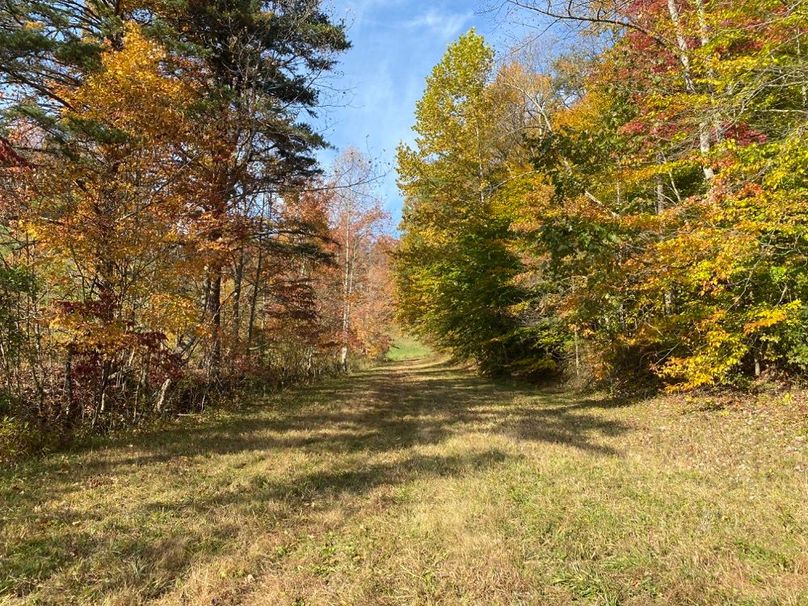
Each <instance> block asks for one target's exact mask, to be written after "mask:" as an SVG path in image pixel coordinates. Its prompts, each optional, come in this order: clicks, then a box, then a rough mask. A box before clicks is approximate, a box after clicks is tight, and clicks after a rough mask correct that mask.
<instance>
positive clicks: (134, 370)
mask: <svg viewBox="0 0 808 606" xmlns="http://www.w3.org/2000/svg"><path fill="white" fill-rule="evenodd" d="M348 47H349V42H348V41H347V38H346V35H345V31H344V28H343V26H342V25H340V24H336V23H334V22H332V20H330V19H329V17H328V16H327V15H326V14H325V13H324V12H323V11H322V10H321V8H320V6H319V2H316V1H303V2H300V1H288V0H278V1H275V2H268V3H258V2H249V1H233V2H229V1H228V2H225V1H222V2H187V3H176V2H161V1H158V2H152V1H146V2H123V3H122V2H107V1H105V0H99V1H88V2H74V1H72V0H56V1H53V0H41V1H40V0H34V1H24V2H23V1H21V2H16V1H15V2H9V3H7V4H5V5H4V6H3V7H2V8H0V78H1V79H2V90H3V96H2V99H0V104H1V105H2V117H3V138H2V140H0V163H2V168H0V172H1V173H2V175H1V179H2V193H1V194H0V196H2V197H0V259H1V262H0V369H1V370H2V373H1V376H2V379H1V380H0V451H2V450H6V452H7V453H8V454H13V451H22V450H25V449H27V448H30V447H34V448H36V447H38V446H40V445H38V444H37V440H38V438H40V437H43V436H41V435H40V434H48V435H47V436H44V437H47V438H48V439H51V438H53V437H54V436H56V437H59V436H70V435H73V434H75V433H76V432H79V433H85V432H88V431H89V432H95V433H98V432H103V431H107V430H110V429H115V428H120V427H124V426H129V425H134V424H137V423H138V422H139V420H141V419H146V420H147V419H149V418H152V417H156V416H157V417H159V416H165V415H166V414H169V415H171V414H181V413H191V412H198V411H200V410H202V409H203V408H204V407H205V405H206V403H208V402H209V401H210V400H217V399H218V400H220V401H221V400H222V398H223V397H227V395H228V394H232V393H237V392H238V391H239V390H245V389H250V388H251V387H255V386H264V387H267V386H268V387H271V388H279V387H282V386H285V385H289V384H292V383H295V382H300V381H304V380H310V379H312V378H316V377H318V376H322V375H324V374H333V373H336V372H339V371H342V370H347V369H348V368H349V366H350V365H351V364H352V362H353V361H352V358H353V356H354V354H356V357H357V358H368V359H375V358H377V357H378V356H379V355H380V354H381V353H383V352H384V351H386V348H387V342H388V339H389V337H388V335H387V325H388V323H389V320H390V317H391V314H392V307H391V300H392V299H391V295H390V294H389V291H390V289H391V288H392V283H391V281H390V277H389V264H390V261H389V254H390V253H391V252H392V246H393V238H392V236H391V235H389V233H390V230H389V229H388V227H387V225H388V224H389V217H388V216H387V214H386V212H385V211H384V210H383V208H382V204H381V202H380V200H379V199H378V196H377V194H376V193H375V192H374V189H373V181H374V178H375V176H374V174H375V171H376V169H375V168H374V166H373V162H372V160H371V159H369V158H367V157H365V156H364V155H363V154H362V153H360V152H358V151H357V150H356V149H348V150H345V151H344V152H343V154H342V155H341V156H340V157H339V158H338V159H337V160H336V161H335V162H334V165H333V166H332V167H330V168H328V169H324V168H321V167H320V166H318V165H317V162H316V160H315V156H314V154H315V152H316V150H318V149H320V148H323V147H324V146H325V145H326V142H325V140H324V139H323V138H322V137H321V136H320V135H319V134H318V133H317V132H315V131H314V130H313V129H312V128H311V126H310V125H309V123H308V122H307V121H306V120H305V116H306V115H308V114H313V113H314V112H315V111H316V110H317V108H318V103H319V94H320V86H321V83H320V79H321V78H322V74H323V73H327V72H328V71H329V70H331V69H332V68H333V66H334V64H335V61H336V57H337V56H338V54H339V53H340V52H342V51H344V50H346V49H347V48H348ZM349 351H350V352H351V353H350V356H351V359H349ZM31 440H33V442H32V443H31ZM46 445H47V444H46Z"/></svg>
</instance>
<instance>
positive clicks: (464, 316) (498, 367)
mask: <svg viewBox="0 0 808 606" xmlns="http://www.w3.org/2000/svg"><path fill="white" fill-rule="evenodd" d="M492 58H493V53H492V51H491V49H490V48H489V47H488V46H487V45H486V44H485V42H484V40H483V39H482V37H481V36H479V35H478V34H476V33H475V32H474V31H471V32H469V33H468V34H466V35H465V36H463V37H461V38H460V40H458V41H457V42H456V43H455V44H453V45H452V46H451V47H450V48H449V50H448V51H447V53H446V55H445V56H444V58H443V60H442V61H441V62H440V63H439V64H438V65H437V66H436V67H435V69H434V70H433V72H432V75H431V76H430V77H429V79H428V80H427V88H426V92H425V93H424V96H423V98H422V99H421V100H420V102H419V103H418V109H417V114H416V118H417V121H416V125H415V131H416V133H417V135H418V136H417V139H416V148H415V149H410V148H409V147H406V146H403V147H402V148H401V149H400V150H399V176H400V186H401V189H402V192H403V193H404V196H405V208H404V219H403V221H402V224H401V231H402V233H403V236H402V239H401V243H400V247H399V251H398V263H397V271H398V293H399V305H400V314H401V318H402V320H403V321H404V322H405V323H406V324H407V325H409V326H411V327H412V328H413V329H414V330H415V331H416V333H417V334H420V335H423V336H426V337H428V338H429V339H430V340H432V341H434V342H435V344H436V345H437V346H439V347H440V348H444V349H448V350H450V351H452V352H453V353H454V354H455V355H456V356H458V357H459V358H463V359H473V360H475V361H476V362H477V363H478V364H479V365H480V366H481V368H482V369H483V370H484V371H486V372H489V373H494V374H496V373H499V372H502V371H504V370H506V369H507V368H508V366H509V364H510V363H511V362H513V361H514V360H516V359H517V358H518V357H520V356H521V355H522V354H523V353H524V351H523V350H530V349H531V348H532V345H531V344H530V343H528V344H524V342H520V341H521V340H520V339H514V338H512V336H511V335H512V334H513V332H514V331H515V329H516V328H517V327H518V323H517V321H516V317H515V316H514V314H513V312H512V309H513V308H514V306H517V305H518V304H519V303H520V302H521V301H522V300H523V299H524V297H525V296H526V293H525V292H524V290H523V289H521V288H520V287H519V286H518V285H516V284H515V282H514V278H515V277H516V276H518V275H519V274H520V273H521V272H522V271H523V266H522V263H521V260H520V258H519V256H518V254H517V253H516V251H515V249H514V247H515V245H516V238H515V236H514V234H513V233H512V232H511V230H510V227H511V224H512V223H513V218H512V217H511V216H509V214H508V213H506V212H502V210H501V209H502V206H503V204H502V201H501V200H498V199H497V196H498V194H499V193H500V190H501V189H502V184H503V183H505V182H507V181H508V180H509V178H510V177H511V173H512V170H511V169H512V167H511V166H509V165H508V162H507V159H502V158H501V157H499V156H498V154H497V149H496V148H495V147H494V146H493V145H492V142H491V134H492V132H493V130H494V129H495V127H496V124H497V119H498V114H497V110H498V108H497V106H495V104H494V103H493V102H492V97H491V87H490V85H489V81H490V79H491V76H492V70H493V63H492Z"/></svg>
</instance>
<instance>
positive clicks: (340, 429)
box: [0, 362, 808, 606]
mask: <svg viewBox="0 0 808 606" xmlns="http://www.w3.org/2000/svg"><path fill="white" fill-rule="evenodd" d="M805 411H806V405H805V402H804V401H801V400H800V399H799V397H798V398H796V400H795V399H794V398H792V397H791V396H785V397H782V396H778V398H777V399H775V400H771V401H768V402H767V403H765V404H762V403H743V404H730V405H728V407H726V408H721V407H720V406H717V405H715V404H714V403H710V402H708V401H705V400H694V401H692V402H686V401H683V400H681V399H679V400H676V401H674V400H666V399H657V400H653V401H645V402H638V403H619V402H612V401H609V400H607V399H598V398H589V397H582V396H576V395H574V394H565V393H561V392H555V391H552V390H551V391H547V390H539V389H536V388H532V387H527V386H520V385H512V384H495V383H491V382H488V381H485V380H483V379H479V378H476V377H475V376H473V375H472V374H470V373H468V372H466V371H463V370H459V369H454V368H451V367H448V366H446V365H443V364H440V363H436V362H432V363H428V362H400V363H396V364H392V365H388V366H384V367H381V368H378V369H374V370H371V371H368V372H363V373H360V374H357V375H355V376H353V377H350V378H345V379H340V380H336V381H331V382H327V383H324V384H322V385H319V386H315V387H310V388H305V389H298V390H294V391H290V392H286V393H283V394H279V395H276V396H273V397H271V398H267V399H263V400H260V399H259V400H258V401H256V402H254V403H252V404H251V405H250V406H248V407H246V408H245V409H243V410H241V411H239V412H230V413H217V414H213V415H210V416H206V417H202V418H200V419H186V420H184V421H182V422H181V423H178V424H177V425H176V426H175V427H172V428H169V429H163V430H159V431H153V432H148V433H142V434H139V435H137V436H134V437H132V436H130V437H125V438H120V439H117V440H113V441H105V442H102V443H99V444H97V445H96V446H95V447H94V448H93V449H89V448H88V449H85V450H84V451H81V452H75V453H72V454H68V455H58V456H56V455H55V456H51V457H49V458H47V459H46V460H45V461H41V462H38V463H35V464H34V463H32V464H29V465H28V466H26V467H23V468H21V469H17V470H15V471H6V472H3V473H2V474H0V604H146V603H148V604H188V605H193V606H196V605H217V606H223V605H228V604H255V605H267V606H276V605H298V606H300V605H343V604H345V605H349V604H351V605H352V604H355V605H376V604H379V605H381V604H384V605H388V604H389V605H405V604H411V605H416V604H417V605H422V604H423V605H442V604H448V605H454V604H479V605H486V606H487V605H497V604H502V605H504V604H531V605H533V604H535V605H554V604H626V605H629V604H676V605H679V604H710V605H713V604H779V605H798V604H808V538H807V537H808V534H807V529H808V507H806V503H808V481H807V478H808V475H807V473H808V457H806V419H805Z"/></svg>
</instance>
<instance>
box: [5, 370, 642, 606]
mask: <svg viewBox="0 0 808 606" xmlns="http://www.w3.org/2000/svg"><path fill="white" fill-rule="evenodd" d="M609 405H610V404H609V403H608V402H601V401H598V400H594V399H592V400H586V399H584V400H581V399H575V398H574V397H571V396H569V395H566V394H564V393H561V392H557V391H550V390H537V389H536V388H534V387H531V386H528V385H520V384H516V383H493V382H490V381H486V380H484V379H480V378H477V377H474V376H472V375H470V374H469V373H467V372H462V371H457V370H456V369H453V368H451V367H450V366H448V365H447V364H445V363H444V364H441V363H419V362H410V363H405V364H402V363H398V364H388V365H385V366H383V367H381V368H379V369H375V370H371V371H365V372H361V373H357V374H356V375H354V376H352V377H350V378H343V379H340V380H334V381H329V382H327V383H323V384H321V385H318V386H312V387H308V388H302V389H298V390H294V391H292V392H288V393H285V394H281V395H279V396H274V397H272V398H268V399H267V401H265V402H263V404H262V405H259V406H250V407H249V408H245V409H244V410H242V411H237V412H232V413H228V414H225V415H223V416H222V417H221V418H209V419H205V420H203V422H202V423H201V424H199V425H198V426H194V425H193V424H191V423H185V424H179V425H178V426H177V427H173V428H168V429H162V430H156V431H151V432H146V433H143V434H139V435H130V436H121V437H118V438H116V439H111V440H108V441H107V442H106V443H105V444H104V445H103V446H102V447H101V449H100V450H99V451H97V452H88V451H85V452H76V453H74V454H73V455H72V456H71V457H69V458H68V459H67V460H65V459H62V460H61V461H60V460H59V459H58V458H56V457H54V458H53V459H52V460H47V461H44V462H42V463H39V464H36V465H32V466H30V468H29V469H27V470H26V469H23V470H22V472H21V473H19V474H17V475H16V477H15V479H14V480H13V481H7V480H8V478H2V477H0V508H2V509H0V516H8V517H7V518H6V519H12V518H13V519H16V521H17V522H18V523H19V521H20V520H29V521H30V522H31V524H32V526H33V527H35V531H33V532H30V533H27V534H22V535H21V536H20V537H19V538H18V540H16V541H11V543H9V544H7V545H5V546H4V549H5V551H6V553H5V554H3V553H2V552H0V556H3V557H0V577H2V578H5V579H6V581H4V582H3V584H0V597H2V595H3V594H4V593H11V594H16V595H25V594H27V593H28V592H30V591H32V590H33V589H34V588H35V587H36V585H37V583H39V582H40V581H42V580H45V579H47V578H48V577H50V576H52V575H54V574H57V573H58V572H59V571H60V570H62V569H64V568H65V567H67V566H69V565H71V563H73V562H74V561H75V560H76V558H79V559H82V558H84V559H85V560H89V561H91V562H93V561H95V560H96V559H98V562H99V563H98V564H97V566H103V558H105V557H106V558H111V559H112V560H114V561H125V560H126V559H132V558H138V557H141V558H143V557H145V556H144V555H143V554H146V555H148V554H150V553H153V552H154V546H155V544H160V542H161V541H165V540H179V539H182V540H183V541H185V542H186V543H187V544H190V545H194V544H197V543H200V544H201V543H202V542H204V541H203V537H202V536H196V535H195V534H194V532H193V531H190V530H189V529H188V528H185V527H184V525H183V523H182V521H183V520H184V519H186V518H187V519H190V518H189V516H193V517H195V518H198V517H199V516H208V517H210V516H214V517H210V522H209V524H210V526H211V530H210V537H208V538H207V539H205V540H207V541H208V542H210V541H213V543H215V544H217V545H219V544H221V545H224V544H226V543H227V540H228V533H230V532H231V530H230V529H229V527H228V526H227V524H228V523H229V521H232V516H231V517H230V518H228V519H222V520H218V521H217V520H216V519H215V515H216V513H215V512H217V511H228V512H230V513H231V514H232V511H233V508H235V509H236V510H238V511H244V512H249V511H253V510H256V509H260V508H261V507H265V506H267V505H268V504H273V503H274V504H279V505H281V506H282V507H283V508H284V511H289V512H294V511H298V512H301V511H304V510H303V508H304V507H305V508H306V509H305V512H307V513H306V515H308V512H316V511H318V510H325V509H328V508H330V507H333V506H334V502H335V500H336V499H337V498H339V497H347V498H348V499H349V500H350V499H354V498H357V497H358V498H359V502H361V500H362V498H363V497H365V496H366V495H368V494H369V493H370V492H371V491H373V490H374V489H377V488H379V487H383V486H389V487H395V486H398V485H403V484H405V483H407V482H410V481H413V480H416V479H422V478H423V479H429V478H439V477H447V476H451V477H455V476H462V475H464V474H467V473H475V472H476V471H478V470H484V469H488V468H491V467H495V466H497V465H500V464H502V463H503V462H505V461H507V460H508V459H509V458H511V457H514V456H518V455H514V454H512V453H508V452H505V451H502V450H499V449H496V448H490V449H487V450H484V451H482V452H480V451H472V450H469V451H468V452H466V453H463V454H440V455H433V454H428V455H427V454H424V453H423V452H422V451H418V450H417V449H419V448H421V447H425V446H433V445H438V444H441V443H443V442H445V441H447V440H449V439H451V438H452V437H454V436H459V435H463V434H475V433H476V434H481V435H483V436H485V435H501V436H507V437H508V438H510V439H511V440H513V441H515V442H516V443H520V442H525V443H553V444H562V445H567V446H570V447H573V448H575V449H578V450H580V451H583V452H587V453H590V454H592V455H595V456H619V453H618V452H616V451H615V450H614V449H613V448H612V447H610V446H609V445H607V444H605V443H603V440H604V438H608V437H613V436H618V435H621V434H623V433H625V432H626V431H628V430H629V427H628V426H626V425H624V424H622V423H620V422H617V421H614V420H610V419H607V418H604V417H603V416H602V415H598V414H596V411H595V412H593V409H597V408H603V407H606V406H609ZM293 451H294V452H297V453H298V454H299V455H301V456H305V457H307V459H308V460H312V461H315V462H317V464H316V465H314V466H313V468H303V469H300V470H293V471H292V472H290V473H289V474H288V475H284V476H282V477H281V478H278V477H274V476H262V475H260V474H259V475H255V476H250V475H249V474H245V476H244V477H245V478H247V480H245V481H247V485H246V486H245V485H238V486H237V487H232V486H231V482H230V478H229V475H230V474H224V477H219V478H217V479H216V481H215V482H213V484H210V485H208V486H206V489H205V490H200V489H199V479H198V477H199V476H200V474H202V473H203V472H204V471H205V466H206V463H207V462H208V461H209V459H210V458H211V457H217V456H221V455H238V456H235V457H234V458H233V460H232V461H228V462H227V463H226V465H229V466H230V467H231V468H232V475H233V476H236V475H238V470H239V469H240V468H244V467H249V466H251V465H255V464H261V463H263V464H265V463H266V462H267V461H271V460H272V459H273V458H280V457H283V456H284V454H286V453H289V452H293ZM379 455H384V456H379ZM142 469H158V470H159V471H160V473H162V474H164V477H165V479H164V480H163V482H165V483H169V484H171V485H173V486H174V488H175V489H174V490H173V492H170V493H166V494H163V495H156V494H155V495H154V496H153V497H152V498H150V499H145V500H144V502H143V503H142V504H141V505H139V509H138V510H137V512H136V515H137V516H138V517H140V518H142V519H143V520H147V521H149V520H150V522H149V523H151V524H154V525H155V527H154V528H153V529H152V530H151V531H153V532H154V533H155V534H154V535H153V536H151V535H150V534H149V532H146V533H145V534H144V532H143V531H137V532H135V530H134V528H133V527H131V526H127V524H132V523H133V522H132V521H122V522H120V523H119V522H118V520H110V519H107V520H105V519H103V516H104V515H106V516H107V517H111V513H110V512H109V510H108V511H107V512H106V514H100V517H99V518H98V519H93V517H92V516H91V515H88V514H81V513H76V512H75V511H70V510H62V511H59V510H58V509H55V508H54V507H57V506H54V505H53V503H57V502H58V501H59V500H60V499H63V498H64V499H68V498H70V494H71V493H76V492H80V491H86V490H91V491H92V490H94V491H97V493H98V494H99V495H104V494H105V493H106V492H107V488H106V487H107V485H108V484H109V485H110V486H112V485H115V484H116V483H117V482H119V481H121V478H122V479H123V480H122V481H123V482H124V483H134V482H136V481H137V480H136V479H134V477H135V472H136V470H142ZM137 488H138V487H136V486H135V487H130V489H135V490H137ZM115 490H116V489H115V488H111V489H110V491H111V492H112V493H114V491H115ZM140 490H148V489H147V488H141V489H140ZM147 496H150V495H147ZM107 498H109V497H108V496H107ZM43 504H44V510H43V509H42V507H43ZM48 504H51V505H50V506H49V505H48ZM107 507H108V505H107ZM37 509H40V510H42V511H43V513H41V514H37V513H32V512H36V511H37ZM287 515H291V514H287ZM300 515H303V514H300ZM38 518H39V519H38ZM207 519H208V518H206V520H207ZM154 520H158V521H157V522H155V521H154ZM160 520H162V521H160ZM51 523H52V524H51ZM91 524H93V525H95V526H96V527H98V526H99V525H100V527H101V528H102V530H101V531H97V530H96V531H94V532H92V533H89V532H88V531H87V530H86V526H87V525H91ZM163 525H164V526H165V527H164V526H163ZM151 531H150V532H151ZM163 533H165V534H163ZM166 537H167V538H166ZM199 549H203V547H191V548H186V549H182V550H180V551H181V555H180V556H178V557H177V558H176V561H175V562H173V563H172V568H171V569H170V570H166V571H157V572H155V571H151V572H148V573H147V574H146V575H145V576H146V577H149V578H148V579H146V578H144V579H138V578H131V575H132V574H133V573H132V572H131V571H130V572H129V573H126V574H124V573H120V574H119V575H118V576H116V577H115V578H114V579H110V580H107V581H105V583H107V589H108V585H109V583H111V584H112V585H113V586H140V585H141V584H144V587H145V586H148V587H149V589H148V590H147V593H148V594H149V597H154V596H155V595H159V594H160V593H161V592H163V591H165V590H167V589H168V588H169V587H171V586H172V584H173V583H174V582H175V581H176V579H177V578H181V577H182V576H183V575H184V574H185V573H186V572H187V570H188V568H189V566H190V565H191V562H192V560H193V558H194V554H195V553H196V551H198V550H199ZM217 549H218V547H217ZM94 566H95V565H94V564H86V565H85V567H84V568H85V569H86V571H89V572H87V574H89V575H90V577H92V570H93V567H94ZM158 573H159V574H158ZM127 575H128V576H127ZM155 575H157V578H156V579H155V578H153V577H155ZM136 576H137V575H136ZM160 579H163V580H162V581H161V580H160ZM82 582H86V583H90V585H92V583H93V582H92V580H84V581H82ZM105 590H106V589H105ZM99 591H101V590H100V588H99ZM144 591H146V590H144ZM68 601H69V600H68Z"/></svg>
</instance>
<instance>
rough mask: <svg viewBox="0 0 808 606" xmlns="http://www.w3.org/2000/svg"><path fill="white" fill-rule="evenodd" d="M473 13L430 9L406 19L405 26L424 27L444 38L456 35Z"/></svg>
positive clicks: (472, 16)
mask: <svg viewBox="0 0 808 606" xmlns="http://www.w3.org/2000/svg"><path fill="white" fill-rule="evenodd" d="M473 18H474V13H472V12H467V13H451V12H442V11H439V10H437V9H434V8H433V9H430V10H429V11H428V12H426V13H424V14H422V15H419V16H418V17H416V18H414V19H411V20H409V21H407V23H406V26H407V27H412V28H426V29H428V30H430V31H432V32H433V33H434V34H436V35H438V36H440V37H441V38H442V39H444V40H449V39H451V38H454V37H455V36H457V35H458V34H459V33H460V32H461V31H462V30H463V28H464V27H465V26H466V23H468V22H469V21H470V20H471V19H473Z"/></svg>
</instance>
